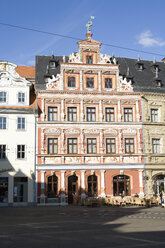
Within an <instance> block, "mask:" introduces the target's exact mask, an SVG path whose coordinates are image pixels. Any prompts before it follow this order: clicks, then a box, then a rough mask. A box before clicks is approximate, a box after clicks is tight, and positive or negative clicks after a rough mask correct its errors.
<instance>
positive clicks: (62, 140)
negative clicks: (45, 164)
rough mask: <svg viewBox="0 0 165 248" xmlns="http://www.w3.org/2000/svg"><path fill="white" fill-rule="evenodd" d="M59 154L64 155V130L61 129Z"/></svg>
mask: <svg viewBox="0 0 165 248" xmlns="http://www.w3.org/2000/svg"><path fill="white" fill-rule="evenodd" d="M61 153H62V154H65V134H64V129H61Z"/></svg>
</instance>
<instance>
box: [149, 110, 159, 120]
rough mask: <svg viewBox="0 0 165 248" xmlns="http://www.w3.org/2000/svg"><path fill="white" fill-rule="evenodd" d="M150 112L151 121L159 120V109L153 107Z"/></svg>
mask: <svg viewBox="0 0 165 248" xmlns="http://www.w3.org/2000/svg"><path fill="white" fill-rule="evenodd" d="M155 112H157V113H155ZM150 114H151V122H159V109H155V108H151V109H150Z"/></svg>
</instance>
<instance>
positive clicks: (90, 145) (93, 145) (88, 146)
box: [87, 138, 97, 154]
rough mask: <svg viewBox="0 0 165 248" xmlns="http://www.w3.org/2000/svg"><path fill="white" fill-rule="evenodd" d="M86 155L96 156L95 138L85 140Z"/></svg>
mask: <svg viewBox="0 0 165 248" xmlns="http://www.w3.org/2000/svg"><path fill="white" fill-rule="evenodd" d="M89 141H90V142H91V143H89ZM93 141H95V143H94V142H93ZM90 150H91V152H90ZM87 154H97V138H87Z"/></svg>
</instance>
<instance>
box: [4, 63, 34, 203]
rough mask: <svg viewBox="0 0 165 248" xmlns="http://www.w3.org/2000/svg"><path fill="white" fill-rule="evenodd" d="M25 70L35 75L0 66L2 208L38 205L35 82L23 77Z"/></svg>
mask: <svg viewBox="0 0 165 248" xmlns="http://www.w3.org/2000/svg"><path fill="white" fill-rule="evenodd" d="M22 70H24V71H25V70H28V71H30V70H33V71H35V69H34V68H32V67H31V68H30V67H29V68H26V67H22V69H21V67H19V68H18V67H17V66H16V65H15V64H12V63H9V62H0V204H3V205H4V204H6V205H17V204H33V203H34V202H35V109H36V102H35V94H34V86H33V83H32V81H34V80H33V79H32V78H31V79H30V77H29V78H28V76H25V77H26V79H25V77H21V76H20V75H22V74H23V73H22ZM18 72H21V73H19V74H18ZM32 74H34V73H32ZM27 78H28V80H27Z"/></svg>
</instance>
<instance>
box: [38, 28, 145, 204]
mask: <svg viewBox="0 0 165 248" xmlns="http://www.w3.org/2000/svg"><path fill="white" fill-rule="evenodd" d="M91 36H92V35H91V33H90V32H88V33H87V39H85V40H82V41H80V42H78V47H79V51H78V52H77V53H73V54H72V55H70V56H69V57H60V56H59V57H57V56H54V55H52V56H51V57H50V56H37V57H36V94H37V102H38V108H39V117H38V121H37V166H36V177H37V197H38V203H39V204H45V203H47V204H67V203H76V202H78V201H79V199H82V198H85V197H110V196H117V195H130V196H133V195H135V194H136V193H137V194H140V195H144V191H145V190H144V186H145V185H144V157H143V130H142V121H143V120H142V103H141V94H140V93H138V92H134V91H133V80H132V77H131V76H129V75H125V76H121V75H120V73H119V70H120V68H119V65H118V64H117V61H116V58H114V57H111V56H107V55H104V54H101V53H100V47H101V43H100V42H97V41H95V40H93V39H92V38H91ZM45 72H46V73H45Z"/></svg>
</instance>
